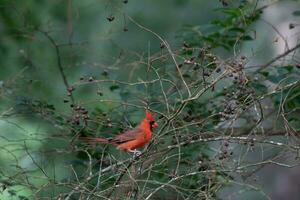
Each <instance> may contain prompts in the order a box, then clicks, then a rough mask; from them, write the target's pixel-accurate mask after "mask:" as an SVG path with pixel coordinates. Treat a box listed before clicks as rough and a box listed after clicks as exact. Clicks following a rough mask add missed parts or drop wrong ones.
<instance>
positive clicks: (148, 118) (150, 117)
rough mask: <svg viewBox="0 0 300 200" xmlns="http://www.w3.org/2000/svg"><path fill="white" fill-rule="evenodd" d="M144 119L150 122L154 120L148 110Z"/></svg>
mask: <svg viewBox="0 0 300 200" xmlns="http://www.w3.org/2000/svg"><path fill="white" fill-rule="evenodd" d="M146 119H147V120H148V121H150V122H151V121H154V118H153V116H152V114H151V112H149V111H148V110H146Z"/></svg>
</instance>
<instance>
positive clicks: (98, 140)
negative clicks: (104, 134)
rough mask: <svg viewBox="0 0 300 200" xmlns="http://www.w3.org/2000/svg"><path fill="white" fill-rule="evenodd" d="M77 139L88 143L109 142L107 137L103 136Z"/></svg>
mask: <svg viewBox="0 0 300 200" xmlns="http://www.w3.org/2000/svg"><path fill="white" fill-rule="evenodd" d="M79 140H81V141H83V142H86V143H89V144H96V143H101V144H109V143H110V142H109V140H108V139H104V138H93V137H79Z"/></svg>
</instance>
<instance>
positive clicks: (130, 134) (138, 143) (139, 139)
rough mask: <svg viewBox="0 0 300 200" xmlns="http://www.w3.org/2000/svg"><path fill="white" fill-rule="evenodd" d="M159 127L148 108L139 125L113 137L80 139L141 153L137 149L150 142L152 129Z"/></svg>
mask: <svg viewBox="0 0 300 200" xmlns="http://www.w3.org/2000/svg"><path fill="white" fill-rule="evenodd" d="M157 127H158V124H157V123H156V122H155V120H154V118H153V116H152V114H151V112H150V111H148V110H146V112H145V117H144V119H142V120H141V122H140V123H139V125H138V126H137V127H135V128H133V129H131V130H128V131H125V132H123V133H120V134H119V135H117V136H116V137H114V138H112V139H106V138H95V137H81V138H80V139H81V140H83V141H85V142H87V143H90V144H96V143H100V144H111V145H113V146H115V147H116V148H117V149H119V150H122V151H125V152H132V153H140V152H139V151H137V150H136V149H137V148H141V147H143V146H145V145H146V144H147V143H149V142H150V140H151V137H152V130H153V128H157Z"/></svg>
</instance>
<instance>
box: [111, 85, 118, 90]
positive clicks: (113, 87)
mask: <svg viewBox="0 0 300 200" xmlns="http://www.w3.org/2000/svg"><path fill="white" fill-rule="evenodd" d="M119 88H120V87H119V86H118V85H112V86H110V88H109V89H110V90H111V91H114V90H117V89H119Z"/></svg>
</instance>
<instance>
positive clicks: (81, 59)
mask: <svg viewBox="0 0 300 200" xmlns="http://www.w3.org/2000/svg"><path fill="white" fill-rule="evenodd" d="M222 2H223V4H222ZM224 2H225V3H228V7H229V8H232V9H234V8H239V6H241V5H244V4H245V5H244V6H243V7H241V8H239V9H241V10H251V9H253V10H255V9H256V8H260V7H263V6H264V5H269V6H268V7H267V8H266V9H265V10H264V12H263V13H260V14H257V18H249V19H247V17H245V19H244V20H245V21H247V20H249V23H248V21H247V23H246V22H245V24H246V25H245V26H243V27H241V29H242V30H239V31H241V32H243V30H244V33H245V35H247V36H248V37H252V38H250V39H249V38H248V37H245V38H243V39H241V41H240V42H238V44H237V45H236V46H235V45H234V44H233V43H232V41H229V39H230V38H229V36H228V37H227V38H225V39H224V35H222V34H223V33H224V32H226V30H225V28H224V29H222V27H221V26H215V25H216V24H217V22H215V23H213V20H220V21H222V20H223V19H228V16H232V15H228V12H227V13H226V12H222V10H221V11H220V10H218V9H220V8H224V7H226V6H224ZM297 10H298V11H299V10H300V5H299V2H298V1H279V2H275V1H274V2H273V1H199V0H165V1H159V0H151V1H150V0H147V1H138V0H129V1H128V2H126V1H125V2H124V1H121V0H107V1H102V0H101V1H96V0H86V1H78V0H77V1H74V0H63V1H62V0H55V1H33V0H27V1H10V0H1V1H0V34H1V35H0V52H1V53H0V69H1V71H0V102H1V103H0V111H1V112H0V116H1V117H0V146H1V150H0V177H1V178H0V181H1V185H0V186H1V187H2V191H1V192H0V199H42V198H45V199H47V198H48V199H55V198H56V199H59V198H60V196H59V194H62V193H68V192H69V191H70V188H69V187H68V186H66V185H63V184H62V183H70V182H72V181H74V180H75V178H74V169H75V171H77V172H78V173H79V174H80V173H83V171H84V170H85V169H86V163H87V162H88V159H87V156H86V154H85V153H84V151H82V152H80V151H81V150H78V149H76V148H77V147H75V150H74V149H73V148H74V147H73V145H72V143H71V141H72V137H73V136H74V135H75V134H76V133H77V132H78V130H80V128H78V127H76V124H75V126H73V125H71V123H70V121H72V120H73V116H72V115H73V114H74V111H73V109H72V108H71V107H70V105H71V104H72V100H71V98H70V95H68V91H67V88H66V87H67V86H68V85H69V87H70V86H74V87H75V90H74V92H73V91H71V93H72V96H73V98H74V100H75V104H76V105H81V106H83V107H84V108H85V109H86V110H88V111H89V114H90V116H89V117H90V118H92V119H93V120H94V121H97V120H98V121H97V123H95V124H102V125H103V124H104V125H103V127H102V126H101V127H99V126H98V125H95V124H92V125H91V127H89V128H88V129H87V130H86V132H84V133H83V134H86V135H92V134H93V135H94V136H104V137H106V136H107V137H109V136H112V135H114V134H116V133H117V132H119V131H121V130H123V129H125V128H128V127H129V126H134V125H136V124H137V123H138V122H139V120H140V118H141V117H142V116H143V111H144V109H143V107H144V106H145V105H143V104H142V103H141V101H142V102H147V103H150V104H149V105H150V107H152V108H155V109H156V110H157V111H159V112H161V113H166V108H165V107H164V106H163V105H160V104H155V101H153V99H155V98H156V97H157V96H159V95H161V94H158V92H157V91H158V90H159V88H160V85H159V84H154V85H153V86H152V87H150V86H149V87H148V86H145V85H137V86H133V87H128V86H126V85H122V84H117V83H114V82H111V81H108V82H101V81H99V82H97V81H95V80H118V81H128V82H136V81H147V80H151V79H154V78H153V77H155V75H154V74H153V73H148V71H147V66H146V65H145V63H147V62H148V58H149V56H152V55H158V56H159V55H160V53H161V52H162V51H163V50H162V49H161V48H160V45H161V41H159V40H158V39H157V38H156V37H155V36H154V35H153V34H151V33H149V32H147V31H145V30H142V29H141V28H139V27H138V26H137V25H136V24H134V23H133V22H132V21H130V19H129V18H128V17H127V16H130V17H131V18H132V19H134V20H135V21H137V22H138V23H139V24H141V25H142V26H145V27H147V28H149V29H150V30H151V31H153V32H155V33H157V34H159V35H160V36H162V37H163V38H164V39H166V40H167V41H168V43H169V44H170V46H171V48H172V49H173V50H175V49H181V48H182V44H183V43H185V42H186V43H189V45H191V46H193V47H199V48H202V47H203V46H201V45H203V41H202V40H201V41H200V40H199V41H198V40H196V39H195V40H192V39H194V38H196V37H197V34H199V35H202V34H203V35H206V34H207V35H209V34H211V36H210V37H211V38H209V37H208V38H206V39H205V41H206V43H208V45H211V48H212V52H214V53H215V54H216V55H217V56H218V57H219V58H221V59H224V60H226V59H230V58H236V57H238V56H240V55H244V56H246V57H247V58H248V60H247V65H249V66H252V65H259V64H264V63H266V62H267V61H269V60H270V59H271V58H273V57H274V56H275V55H277V54H279V53H282V52H283V51H284V42H283V41H281V40H280V36H278V33H277V32H276V31H274V29H273V28H272V26H270V25H269V24H268V23H270V24H273V25H274V26H276V27H277V28H278V30H280V32H283V34H284V37H286V38H287V42H288V44H289V45H290V46H291V47H292V46H294V45H295V44H296V43H297V41H298V40H297V38H298V37H299V26H297V27H296V28H295V29H289V28H288V27H289V24H290V23H299V19H300V18H299V15H298V14H297V13H296V14H294V15H293V12H295V11H297ZM241 13H242V12H241ZM239 17H240V16H239ZM229 18H230V17H229ZM262 19H263V20H262ZM234 20H235V19H232V18H230V22H228V23H229V24H227V25H226V24H225V27H226V26H230V25H231V24H230V23H234ZM265 21H267V22H268V23H266V22H265ZM216 32H218V33H219V34H220V36H218V35H217V34H215V33H216ZM213 33H214V34H213ZM195 35H196V36H195ZM243 36H244V35H243ZM199 37H200V36H199ZM232 37H236V35H233V36H232ZM278 38H279V41H278V42H276V40H278ZM221 39H222V41H221ZM226 39H228V41H227V40H226ZM219 40H220V42H218V41H219ZM223 40H224V41H223ZM206 45H207V44H206ZM214 45H215V46H214ZM285 62H286V63H288V64H290V59H287V60H286V61H282V63H281V64H282V65H285ZM158 65H159V64H158ZM60 67H61V69H60ZM161 67H162V69H160V70H161V71H159V72H162V71H163V70H165V71H167V72H168V70H170V71H171V70H175V69H170V68H171V67H170V66H168V65H166V67H165V68H164V66H161ZM168 67H169V68H168ZM62 71H63V74H64V75H62ZM165 71H164V72H165ZM250 71H251V70H250ZM297 73H298V72H297ZM63 76H65V77H63ZM251 76H252V75H251ZM254 76H255V75H253V77H251V79H252V78H253V79H254ZM163 77H166V76H163ZM64 78H65V82H64ZM178 81H180V80H179V79H178ZM156 95H157V96H156ZM183 95H186V93H183ZM208 96H209V94H208ZM177 98H179V96H176V95H174V97H172V101H173V100H174V101H176V99H177ZM207 98H208V97H207ZM204 101H205V100H204ZM120 102H121V103H120ZM122 102H123V103H124V102H125V103H126V102H129V103H131V104H134V105H136V106H137V107H133V108H132V107H130V106H128V105H127V106H126V105H124V104H122ZM151 102H154V103H153V104H151ZM175 107H176V106H175ZM195 107H196V106H195ZM191 109H192V108H191ZM193 109H195V110H196V109H198V108H193ZM202 109H204V110H205V108H202ZM198 110H199V109H198ZM201 112H202V110H201ZM103 114H104V115H103ZM99 116H100V117H99ZM107 116H108V118H109V119H107ZM97 117H99V119H98V118H97ZM156 117H157V118H158V117H159V116H158V115H157V116H156ZM68 120H69V121H68ZM159 122H161V123H162V122H163V121H162V120H161V121H159ZM110 123H111V124H112V126H113V127H110V125H107V124H110ZM266 126H268V124H267V125H266ZM76 128H77V129H76ZM99 130H101V131H99ZM218 144H219V143H217V144H212V145H217V146H218ZM79 146H80V145H79ZM203 147H205V145H203V146H201V147H200V149H202V148H203ZM77 150H78V151H77ZM198 150H199V149H197V151H198ZM95 151H96V152H98V154H96V156H97V155H98V159H99V158H100V157H101V154H99V152H102V151H103V149H102V148H101V147H97V149H96V150H95ZM110 151H111V152H113V153H114V154H115V156H116V158H117V159H120V158H122V157H130V155H127V154H126V153H119V152H117V151H114V150H113V149H110ZM201 151H202V150H201ZM203 151H204V152H205V150H203ZM207 151H209V150H207ZM93 153H95V152H92V153H91V154H92V155H94V154H93ZM81 154H83V155H81ZM124 154H125V155H124ZM204 154H205V155H206V156H209V155H212V153H207V152H206V153H204ZM258 154H259V153H258ZM99 155H100V156H99ZM255 156H257V155H254V157H255ZM261 176H262V177H263V175H261ZM50 177H51V178H50ZM53 177H54V180H55V181H57V183H53V182H51V181H50V180H52V179H53ZM75 182H76V181H75ZM263 182H264V183H270V181H269V178H268V177H267V178H265V179H264V181H263ZM59 183H61V185H60V184H59ZM258 187H263V186H261V185H259V186H258ZM272 187H275V186H271V187H270V188H272ZM270 188H268V187H266V188H264V187H263V189H265V190H267V193H268V195H272V190H271V189H270ZM216 191H217V190H216ZM218 191H220V190H218ZM236 191H239V188H235V187H229V189H227V191H226V190H224V191H223V190H221V191H220V192H215V194H216V196H214V198H217V196H218V198H220V199H226V197H224V195H226V196H227V195H228V194H232V193H234V192H236ZM241 191H242V190H241ZM254 191H255V194H254V195H253V194H252V193H251V192H252V191H250V192H248V193H247V192H244V191H243V198H241V197H239V196H238V195H237V197H232V198H233V199H254V198H255V199H259V198H261V199H265V198H264V195H260V194H259V195H257V194H256V193H257V190H254ZM237 193H238V192H237ZM241 193H242V192H241ZM247 195H248V196H247ZM252 195H253V196H252ZM257 196H259V197H257ZM261 196H263V197H261ZM223 197H224V198H223ZM61 198H62V199H63V198H65V197H61ZM74 199H76V197H74ZM96 199H101V198H100V197H97V198H96ZM178 199H180V198H178Z"/></svg>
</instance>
